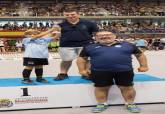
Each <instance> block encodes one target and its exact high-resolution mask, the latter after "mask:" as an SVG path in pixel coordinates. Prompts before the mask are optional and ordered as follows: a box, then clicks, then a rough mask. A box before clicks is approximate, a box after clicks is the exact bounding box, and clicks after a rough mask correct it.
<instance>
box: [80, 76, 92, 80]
mask: <svg viewBox="0 0 165 114" xmlns="http://www.w3.org/2000/svg"><path fill="white" fill-rule="evenodd" d="M81 78H82V79H85V80H92V77H91V76H81Z"/></svg>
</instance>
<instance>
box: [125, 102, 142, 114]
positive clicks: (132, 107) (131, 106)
mask: <svg viewBox="0 0 165 114" xmlns="http://www.w3.org/2000/svg"><path fill="white" fill-rule="evenodd" d="M126 108H127V110H128V111H130V112H132V113H140V112H141V110H140V108H138V107H137V105H135V104H128V105H126Z"/></svg>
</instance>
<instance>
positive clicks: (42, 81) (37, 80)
mask: <svg viewBox="0 0 165 114" xmlns="http://www.w3.org/2000/svg"><path fill="white" fill-rule="evenodd" d="M36 82H40V83H49V82H48V81H47V80H46V79H44V78H37V79H36Z"/></svg>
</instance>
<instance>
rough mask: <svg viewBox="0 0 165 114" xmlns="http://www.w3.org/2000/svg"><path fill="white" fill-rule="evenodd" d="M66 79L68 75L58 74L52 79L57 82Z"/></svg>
mask: <svg viewBox="0 0 165 114" xmlns="http://www.w3.org/2000/svg"><path fill="white" fill-rule="evenodd" d="M67 78H68V74H63V73H60V74H58V75H57V77H55V78H54V80H55V81H59V80H64V79H67Z"/></svg>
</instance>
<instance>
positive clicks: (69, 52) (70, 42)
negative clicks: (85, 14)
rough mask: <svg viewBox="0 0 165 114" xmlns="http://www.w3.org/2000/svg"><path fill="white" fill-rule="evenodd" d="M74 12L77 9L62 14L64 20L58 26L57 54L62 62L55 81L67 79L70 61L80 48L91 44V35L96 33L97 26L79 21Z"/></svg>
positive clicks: (75, 56) (86, 21) (76, 13)
mask: <svg viewBox="0 0 165 114" xmlns="http://www.w3.org/2000/svg"><path fill="white" fill-rule="evenodd" d="M76 10H77V8H71V9H67V10H66V11H65V12H64V16H65V17H66V19H65V20H64V21H63V22H62V23H60V24H59V26H60V28H61V37H60V46H59V54H60V56H61V59H62V62H61V65H60V73H59V74H58V76H57V77H55V80H63V79H66V78H68V74H67V73H68V70H69V68H70V66H71V64H72V61H73V60H74V59H76V58H77V57H78V55H79V53H80V51H81V50H82V47H84V46H86V45H88V44H90V43H91V42H93V39H92V37H93V33H95V32H98V27H97V25H96V24H95V23H93V22H91V21H88V20H83V19H80V16H79V14H78V12H77V11H76ZM78 66H79V64H78ZM84 78H88V77H84Z"/></svg>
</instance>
